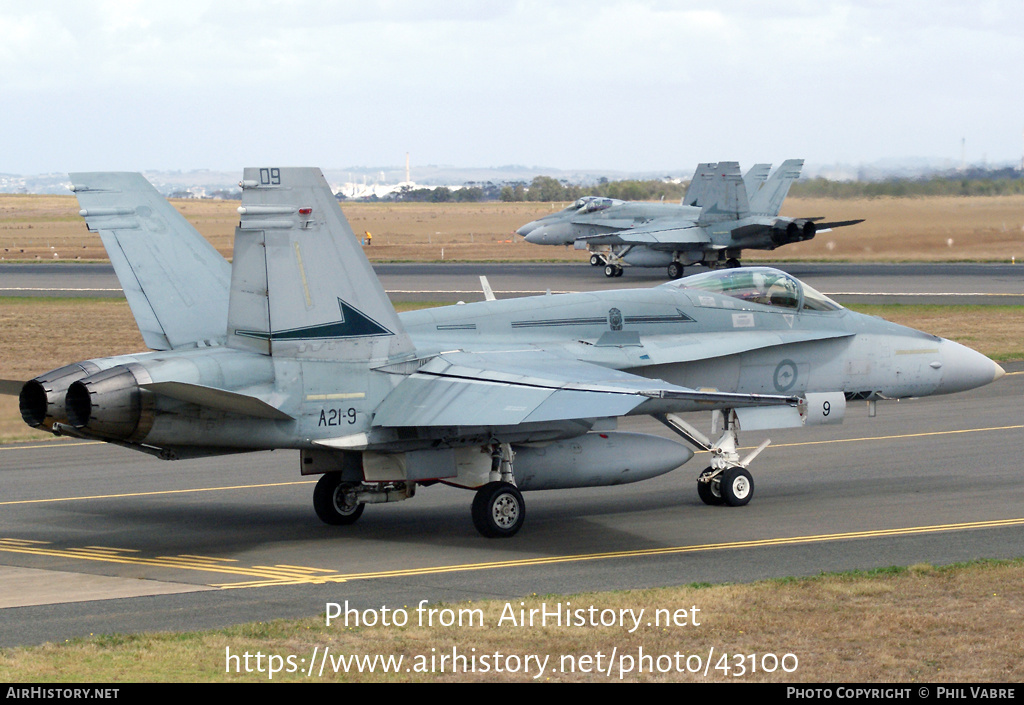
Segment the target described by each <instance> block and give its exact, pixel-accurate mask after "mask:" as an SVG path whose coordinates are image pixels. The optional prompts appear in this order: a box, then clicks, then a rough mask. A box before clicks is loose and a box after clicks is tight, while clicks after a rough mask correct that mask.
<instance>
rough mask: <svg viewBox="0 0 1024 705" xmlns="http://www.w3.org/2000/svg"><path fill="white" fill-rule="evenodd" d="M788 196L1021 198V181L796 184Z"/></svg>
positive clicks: (941, 179) (1023, 188)
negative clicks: (1019, 196)
mask: <svg viewBox="0 0 1024 705" xmlns="http://www.w3.org/2000/svg"><path fill="white" fill-rule="evenodd" d="M789 194H790V195H791V196H796V197H798V198H799V197H804V198H877V197H880V196H891V197H895V198H901V197H908V196H1006V195H1011V194H1024V179H1021V178H1020V177H1019V176H1016V177H1015V178H983V179H971V178H949V177H932V178H928V179H890V180H887V181H829V180H828V179H822V178H818V179H809V180H807V181H798V182H796V183H795V184H793V187H792V188H791V189H790V190H789Z"/></svg>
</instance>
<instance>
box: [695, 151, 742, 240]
mask: <svg viewBox="0 0 1024 705" xmlns="http://www.w3.org/2000/svg"><path fill="white" fill-rule="evenodd" d="M698 172H700V169H698ZM701 175H702V178H703V182H704V189H703V204H702V210H701V213H700V218H698V220H697V224H698V225H706V224H708V223H719V222H722V221H725V220H738V219H740V218H745V217H746V216H748V215H749V214H750V205H749V203H748V202H747V189H746V187H745V186H744V184H743V176H742V175H741V174H740V165H739V163H738V162H718V164H717V166H715V167H714V168H712V169H709V170H708V171H706V172H703V173H702V174H701Z"/></svg>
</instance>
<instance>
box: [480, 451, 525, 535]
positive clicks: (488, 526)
mask: <svg viewBox="0 0 1024 705" xmlns="http://www.w3.org/2000/svg"><path fill="white" fill-rule="evenodd" d="M515 456H516V454H515V451H513V450H512V446H511V445H510V444H508V443H496V444H494V447H493V449H492V451H491V477H490V480H491V481H490V482H488V483H487V484H486V485H484V486H483V487H481V488H480V489H478V490H477V491H476V497H474V498H473V526H475V527H476V530H477V531H479V532H480V533H481V534H482V535H484V536H486V537H487V538H489V539H504V538H509V537H511V536H515V535H516V532H518V531H519V529H520V528H522V526H523V520H525V519H526V503H525V502H524V501H523V495H522V493H521V492H520V491H519V490H518V488H516V478H515V475H514V474H513V472H512V461H513V460H514V459H515Z"/></svg>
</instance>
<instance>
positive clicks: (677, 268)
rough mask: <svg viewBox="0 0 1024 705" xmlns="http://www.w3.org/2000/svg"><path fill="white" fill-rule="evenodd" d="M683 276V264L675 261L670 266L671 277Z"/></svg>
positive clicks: (669, 276)
mask: <svg viewBox="0 0 1024 705" xmlns="http://www.w3.org/2000/svg"><path fill="white" fill-rule="evenodd" d="M681 276H683V265H681V264H679V263H678V262H673V263H672V264H670V265H669V266H668V278H669V279H678V278H679V277H681Z"/></svg>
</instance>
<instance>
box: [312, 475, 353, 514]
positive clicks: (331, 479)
mask: <svg viewBox="0 0 1024 705" xmlns="http://www.w3.org/2000/svg"><path fill="white" fill-rule="evenodd" d="M345 489H346V488H345V486H344V485H343V484H342V482H341V474H340V473H336V472H329V473H326V474H325V475H324V476H323V477H321V478H320V480H319V481H318V482H317V483H316V487H315V488H314V489H313V509H314V510H316V515H317V516H318V517H320V521H322V522H323V523H325V524H330V525H331V526H347V525H348V524H355V523H356V521H358V519H359V517H361V516H362V515H363V507H364V506H365V505H363V504H361V503H360V504H354V505H353V504H346V503H345Z"/></svg>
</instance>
